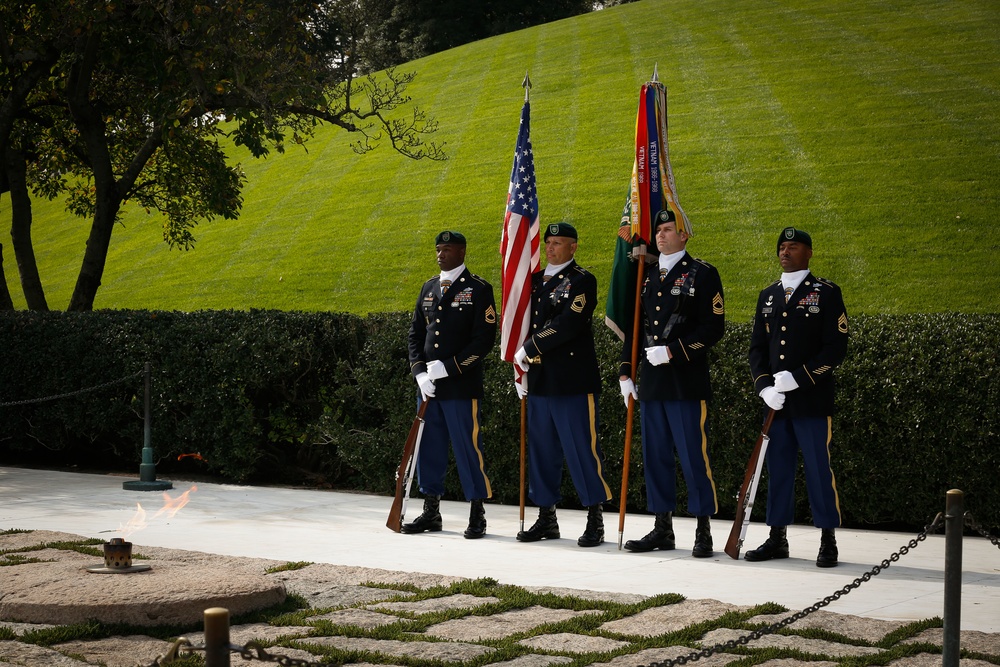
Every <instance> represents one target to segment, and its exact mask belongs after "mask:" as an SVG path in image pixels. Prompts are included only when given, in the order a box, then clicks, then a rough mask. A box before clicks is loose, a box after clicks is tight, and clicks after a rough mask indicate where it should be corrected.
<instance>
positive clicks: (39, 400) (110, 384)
mask: <svg viewBox="0 0 1000 667" xmlns="http://www.w3.org/2000/svg"><path fill="white" fill-rule="evenodd" d="M144 372H145V371H138V372H137V373H133V374H132V375H127V376H125V377H123V378H121V379H118V380H111V381H110V382H104V383H102V384H98V385H94V386H93V387H86V388H85V389H77V390H76V391H71V392H68V393H65V394H56V395H55V396H45V397H43V398H29V399H26V400H23V401H8V402H6V403H0V408H8V407H13V406H15V405H30V404H32V403H44V402H46V401H55V400H58V399H60V398H69V397H70V396H79V395H80V394H86V393H87V392H89V391H97V390H99V389H106V388H108V387H113V386H115V385H116V384H124V383H125V382H128V381H129V380H134V379H135V378H137V377H141V376H142V374H143V373H144Z"/></svg>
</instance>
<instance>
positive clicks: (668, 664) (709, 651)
mask: <svg viewBox="0 0 1000 667" xmlns="http://www.w3.org/2000/svg"><path fill="white" fill-rule="evenodd" d="M943 524H944V513H943V512H939V513H938V515H937V516H935V517H934V520H933V521H931V522H930V523H929V524H928V525H927V526H925V527H924V529H923V531H921V533H920V534H919V535H917V536H916V537H914V538H913V539H912V540H910V541H909V542H908V543H907V544H905V545H903V546H902V547H900V549H899V551H897V552H895V553H894V554H892V555H891V556H889V557H888V558H886V559H885V560H883V561H882V562H881V563H879V564H878V565H876V566H875V567H873V568H872V569H871V570H869V571H868V572H865V573H864V574H863V575H861V576H860V577H858V578H857V579H855V580H854V581H852V582H851V583H849V584H847V585H846V586H844V587H843V588H841V589H840V590H838V591H836V592H834V593H833V594H832V595H828V596H827V597H825V598H823V599H822V600H820V601H819V602H817V603H816V604H814V605H812V606H811V607H806V608H805V609H803V610H802V611H800V612H797V613H795V614H792V615H791V616H789V617H788V618H786V619H784V620H781V621H778V622H777V623H774V624H772V625H769V626H767V627H764V628H760V629H759V630H754V631H753V632H751V633H750V634H748V635H744V636H743V637H740V638H739V639H731V640H729V641H727V642H724V643H722V644H716V645H715V646H710V647H708V648H705V649H702V650H701V651H694V652H692V653H689V654H688V655H682V656H678V657H676V658H674V659H673V660H664V661H663V662H651V663H649V664H647V665H643V666H642V667H674V665H685V664H687V663H689V662H693V661H695V660H701V659H702V658H707V657H708V656H710V655H713V654H715V653H718V652H720V651H725V650H728V649H733V648H736V647H738V646H745V645H746V644H749V643H750V642H752V641H754V640H755V639H760V638H761V637H763V636H764V635H767V634H772V633H774V632H777V631H778V630H780V629H782V628H784V627H785V626H787V625H791V624H792V623H794V622H795V621H798V620H800V619H803V618H805V617H806V616H808V615H809V614H811V613H813V612H814V611H818V610H820V609H822V608H823V607H825V606H827V605H828V604H830V603H831V602H833V601H835V600H839V599H840V598H842V597H843V596H845V595H847V594H848V593H850V592H851V591H853V590H854V589H855V588H858V587H859V586H861V584H863V583H865V582H867V581H870V580H871V578H872V577H874V576H877V575H878V574H879V573H880V572H882V571H883V570H885V569H886V568H887V567H889V566H890V565H892V563H895V562H897V561H898V560H899V558H900V557H901V556H905V555H906V554H907V553H909V552H910V549H913V548H915V547H916V546H917V545H918V544H919V543H921V542H923V541H924V540H926V539H927V535H929V534H930V533H934V532H936V531H937V530H938V528H940V527H941V526H942V525H943Z"/></svg>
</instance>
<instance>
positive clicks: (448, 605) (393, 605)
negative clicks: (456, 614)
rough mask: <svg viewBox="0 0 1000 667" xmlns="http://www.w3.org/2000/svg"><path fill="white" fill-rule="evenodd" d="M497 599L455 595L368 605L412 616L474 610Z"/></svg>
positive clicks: (497, 599)
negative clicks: (456, 610)
mask: <svg viewBox="0 0 1000 667" xmlns="http://www.w3.org/2000/svg"><path fill="white" fill-rule="evenodd" d="M499 601H500V599H499V598H495V597H492V596H490V597H480V596H478V595H467V594H465V593H458V594H456V595H446V596H445V597H440V598H430V599H429V600H417V601H415V602H379V603H377V604H373V605H369V606H370V607H371V608H373V609H388V610H389V611H407V612H410V613H412V614H430V613H433V612H440V611H451V610H452V609H475V608H476V607H482V606H483V605H487V604H493V603H495V602H499Z"/></svg>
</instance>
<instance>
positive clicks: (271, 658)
mask: <svg viewBox="0 0 1000 667" xmlns="http://www.w3.org/2000/svg"><path fill="white" fill-rule="evenodd" d="M944 519H945V516H944V513H943V512H939V513H938V514H937V516H935V517H934V520H933V521H931V522H930V523H929V524H927V526H925V527H924V529H923V530H922V531H921V532H920V533H919V534H918V535H917V536H916V537H914V538H913V539H911V540H910V541H909V542H908V543H907V544H904V545H903V546H902V547H900V548H899V550H898V551H896V552H895V553H893V554H892V555H890V556H889V557H888V558H886V559H885V560H883V561H882V562H881V563H879V564H878V565H875V566H874V567H873V568H872V569H871V570H869V571H868V572H865V573H864V574H862V575H861V576H860V577H858V578H857V579H855V580H854V581H852V582H851V583H849V584H847V585H846V586H844V587H843V588H841V589H840V590H838V591H835V592H834V593H833V594H831V595H828V596H827V597H825V598H823V599H822V600H820V601H819V602H817V603H816V604H814V605H812V606H811V607H806V608H805V609H803V610H802V611H799V612H796V613H795V614H792V615H791V616H789V617H788V618H785V619H783V620H781V621H778V622H777V623H773V624H771V625H768V626H766V627H764V628H760V629H758V630H754V631H753V632H751V633H750V634H748V635H744V636H742V637H740V638H739V639H731V640H729V641H727V642H723V643H722V644H716V645H715V646H710V647H708V648H705V649H702V650H700V651H694V652H692V653H689V654H688V655H682V656H678V657H676V658H674V659H672V660H664V661H663V662H651V663H649V664H647V665H643V666H642V667H674V666H675V665H685V664H687V663H689V662H694V661H695V660H700V659H702V658H707V657H708V656H710V655H713V654H715V653H719V652H721V651H726V650H729V649H734V648H737V647H739V646H745V645H747V644H749V643H750V642H752V641H754V640H756V639H760V638H761V637H763V636H764V635H767V634H772V633H775V632H777V631H778V630H781V629H782V628H784V627H786V626H788V625H791V624H792V623H795V622H796V621H798V620H801V619H803V618H805V617H806V616H808V615H809V614H811V613H813V612H814V611H818V610H820V609H822V608H823V607H826V606H827V605H829V604H830V603H831V602H834V601H836V600H839V599H840V598H842V597H843V596H845V595H847V594H848V593H850V592H851V591H853V590H854V589H856V588H859V587H860V586H861V584H863V583H865V582H868V581H871V579H872V577H875V576H877V575H878V574H880V573H881V572H882V571H883V570H885V569H886V568H888V567H889V566H890V565H892V564H893V563H895V562H898V561H899V559H900V558H901V557H902V556H905V555H906V554H908V553H909V552H910V550H911V549H915V548H916V547H917V545H918V544H920V543H921V542H923V541H924V540H926V539H927V536H928V535H930V534H932V533H935V532H937V530H938V529H939V528H941V526H942V525H943V524H944ZM970 520H971V517H970V516H969V515H968V514H966V521H967V522H968V521H970ZM970 525H971V524H970ZM976 530H979V531H980V532H983V531H982V530H981V529H980V528H978V527H976ZM984 535H985V536H986V537H989V535H988V534H985V533H984ZM990 540H991V541H992V542H993V543H994V544H997V539H996V538H990ZM204 650H205V647H203V646H201V647H197V646H192V645H191V642H190V641H188V640H187V639H186V638H184V637H181V638H180V639H178V640H177V641H175V642H174V644H173V645H172V646H171V647H170V650H169V651H168V652H167V654H166V655H164V656H161V657H160V658H157V659H156V660H154V661H153V662H152V663H150V664H149V666H148V667H162V666H164V665H169V664H170V663H172V662H174V661H175V660H177V659H179V658H180V652H181V651H183V652H185V653H188V654H190V653H194V652H196V651H204ZM229 650H230V651H231V652H233V653H238V654H239V655H240V657H241V658H244V659H245V660H260V661H262V662H276V663H278V664H279V665H289V666H292V667H339V666H340V665H341V663H339V662H334V663H330V662H311V661H309V660H301V659H298V658H290V657H288V656H281V655H271V654H270V653H268V652H267V651H265V650H264V647H263V646H261V644H260V643H259V642H256V641H251V642H248V643H247V644H246V645H245V646H237V645H235V644H230V645H229Z"/></svg>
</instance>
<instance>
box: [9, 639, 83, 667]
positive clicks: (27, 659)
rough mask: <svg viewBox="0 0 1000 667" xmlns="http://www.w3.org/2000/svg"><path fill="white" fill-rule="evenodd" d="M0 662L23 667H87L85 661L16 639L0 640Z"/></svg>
mask: <svg viewBox="0 0 1000 667" xmlns="http://www.w3.org/2000/svg"><path fill="white" fill-rule="evenodd" d="M0 664H4V665H23V666H24V667H37V666H38V665H45V666H46V667H87V663H86V662H83V661H82V660H77V659H76V658H70V657H67V656H65V655H63V654H62V653H60V652H59V651H56V650H54V649H51V648H45V647H44V646H36V645H34V644H22V643H21V642H17V641H0Z"/></svg>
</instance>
